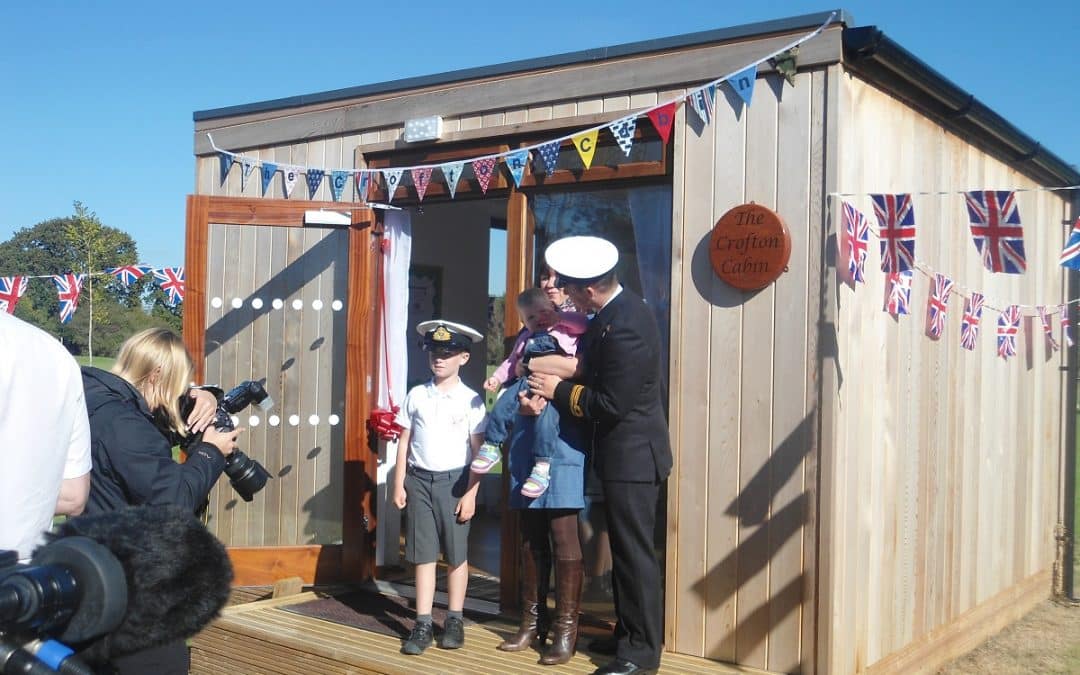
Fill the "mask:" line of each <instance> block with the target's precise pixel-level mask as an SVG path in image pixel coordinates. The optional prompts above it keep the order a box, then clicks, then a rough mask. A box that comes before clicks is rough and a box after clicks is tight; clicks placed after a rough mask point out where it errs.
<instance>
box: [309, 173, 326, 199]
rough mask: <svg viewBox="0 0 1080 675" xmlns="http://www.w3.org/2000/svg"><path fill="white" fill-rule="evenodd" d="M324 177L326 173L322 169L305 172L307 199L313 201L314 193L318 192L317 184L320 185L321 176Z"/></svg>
mask: <svg viewBox="0 0 1080 675" xmlns="http://www.w3.org/2000/svg"><path fill="white" fill-rule="evenodd" d="M325 175H326V172H325V171H323V170H322V169H308V170H307V191H308V199H315V193H316V192H318V191H319V184H320V183H322V179H323V176H325Z"/></svg>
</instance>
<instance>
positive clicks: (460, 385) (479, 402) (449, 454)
mask: <svg viewBox="0 0 1080 675" xmlns="http://www.w3.org/2000/svg"><path fill="white" fill-rule="evenodd" d="M395 421H396V422H397V423H398V424H399V425H400V426H401V428H403V429H408V430H409V433H410V436H409V455H408V457H409V466H414V467H417V468H419V469H426V470H428V471H450V470H453V469H460V468H462V467H463V466H465V465H466V464H468V463H469V462H470V461H471V459H472V448H471V446H470V445H469V438H470V437H471V436H472V435H473V434H482V433H484V427H485V424H486V421H487V412H486V410H485V409H484V399H482V398H480V396H479V394H477V393H476V392H475V391H473V390H472V389H469V387H467V386H465V383H464V382H462V381H461V380H458V382H457V384H456V385H455V386H454V387H453V388H451V389H450V390H449V391H445V392H443V391H439V390H438V389H436V388H435V382H434V381H432V380H429V381H428V383H427V384H421V385H417V386H415V387H413V388H412V389H410V390H409V393H408V395H407V396H405V402H404V403H403V404H402V405H401V411H400V412H399V413H398V416H397V419H396V420H395Z"/></svg>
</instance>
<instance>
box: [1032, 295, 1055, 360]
mask: <svg viewBox="0 0 1080 675" xmlns="http://www.w3.org/2000/svg"><path fill="white" fill-rule="evenodd" d="M1035 309H1036V310H1037V311H1038V312H1039V321H1040V322H1041V323H1042V329H1043V335H1045V336H1046V349H1047V350H1049V351H1050V352H1051V353H1053V352H1056V351H1057V350H1058V348H1059V347H1058V342H1057V340H1055V339H1054V327H1053V326H1051V325H1050V323H1051V321H1050V314H1049V313H1048V312H1047V311H1046V307H1044V306H1042V305H1039V306H1038V307H1036V308H1035Z"/></svg>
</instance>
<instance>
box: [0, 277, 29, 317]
mask: <svg viewBox="0 0 1080 675" xmlns="http://www.w3.org/2000/svg"><path fill="white" fill-rule="evenodd" d="M28 281H29V279H27V278H26V277H0V311H4V312H7V313H8V314H14V313H15V305H17V304H19V298H21V297H22V296H23V293H26V286H27V282H28Z"/></svg>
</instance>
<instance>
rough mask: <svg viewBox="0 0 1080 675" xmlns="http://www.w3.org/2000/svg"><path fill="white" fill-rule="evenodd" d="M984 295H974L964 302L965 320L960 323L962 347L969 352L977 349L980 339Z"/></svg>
mask: <svg viewBox="0 0 1080 675" xmlns="http://www.w3.org/2000/svg"><path fill="white" fill-rule="evenodd" d="M983 300H984V298H983V294H982V293H974V292H973V293H972V294H971V297H969V298H968V299H967V300H965V301H964V320H963V321H962V322H961V323H960V346H961V347H963V348H964V349H966V350H968V351H972V350H973V349H975V341H976V340H978V339H979V319H981V318H982V308H983Z"/></svg>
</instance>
